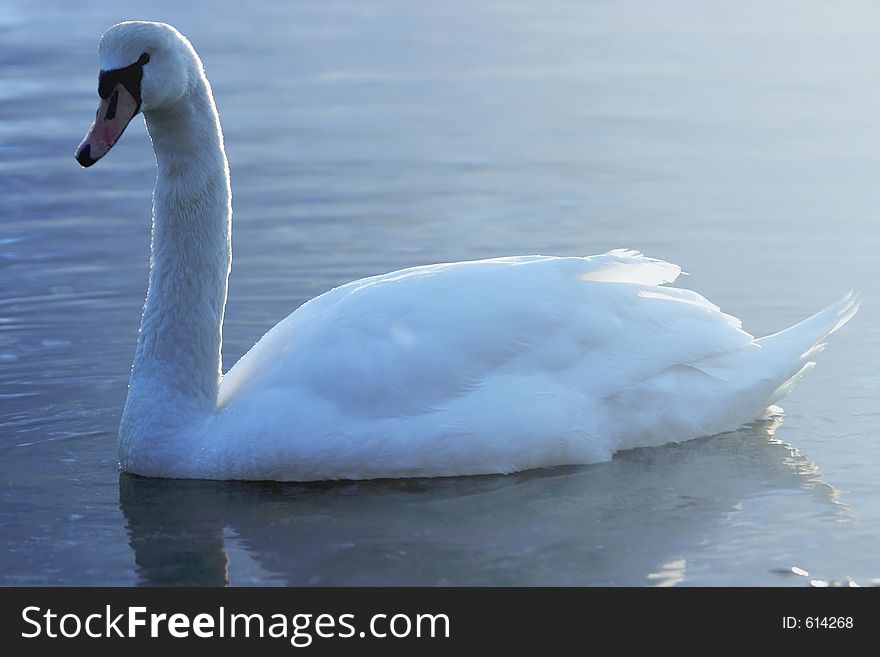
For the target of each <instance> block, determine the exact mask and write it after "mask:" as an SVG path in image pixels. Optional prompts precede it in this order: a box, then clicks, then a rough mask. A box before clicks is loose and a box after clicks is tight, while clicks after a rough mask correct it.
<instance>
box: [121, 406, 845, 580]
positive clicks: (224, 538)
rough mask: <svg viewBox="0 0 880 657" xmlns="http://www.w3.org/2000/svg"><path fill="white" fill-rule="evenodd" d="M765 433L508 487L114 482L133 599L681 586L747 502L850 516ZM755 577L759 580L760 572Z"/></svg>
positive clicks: (465, 481) (806, 465)
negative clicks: (146, 590)
mask: <svg viewBox="0 0 880 657" xmlns="http://www.w3.org/2000/svg"><path fill="white" fill-rule="evenodd" d="M774 428H775V424H774V423H772V422H764V423H760V424H758V425H754V426H751V427H747V428H744V429H742V430H740V431H737V432H734V433H730V434H725V435H721V436H714V437H711V438H705V439H699V440H694V441H689V442H687V443H682V444H679V445H669V446H666V447H660V448H648V449H638V450H631V451H628V452H622V453H620V454H618V455H617V456H616V457H615V459H614V460H612V461H611V462H609V463H602V464H596V465H591V466H583V467H568V468H555V469H548V470H539V471H531V472H526V473H520V474H514V475H508V476H484V477H462V478H449V479H405V480H381V481H366V482H331V483H314V484H293V483H272V482H205V481H175V480H161V479H147V478H141V477H134V476H130V475H124V474H123V475H122V476H121V477H120V480H119V487H120V490H119V492H120V504H121V508H122V511H123V513H124V515H125V518H126V520H127V530H128V534H129V539H130V545H131V548H132V549H133V551H134V556H135V561H136V569H137V574H138V578H139V582H140V583H141V584H144V585H169V584H181V585H218V586H222V585H226V584H245V585H246V584H250V583H258V582H260V583H263V582H270V583H275V584H279V585H316V584H317V585H321V584H326V585H344V584H350V585H369V584H374V585H382V584H387V585H447V584H449V585H492V584H496V585H508V584H522V585H539V584H546V585H567V584H578V585H602V584H615V585H618V584H624V585H640V584H661V585H662V584H676V583H678V582H680V581H686V573H685V571H686V563H687V556H688V555H691V556H693V555H694V554H697V555H698V554H699V551H700V549H701V545H703V544H704V543H706V536H707V535H708V534H710V533H711V532H713V531H714V529H715V528H716V527H717V526H719V525H723V524H724V522H725V520H726V519H729V518H730V516H731V514H735V513H737V512H738V511H739V510H740V509H741V506H742V503H743V501H744V500H749V499H752V498H755V497H756V496H760V495H762V494H771V493H772V494H777V493H779V492H780V491H782V492H785V491H798V492H799V493H801V494H802V495H806V496H807V498H808V500H807V503H808V504H810V505H812V507H813V510H814V511H815V512H817V513H821V514H825V515H827V516H829V517H830V518H836V519H837V520H838V521H841V520H842V521H846V520H847V519H848V518H849V515H850V512H849V510H848V509H847V507H845V506H844V505H842V504H840V503H839V502H838V500H837V493H836V491H835V490H834V489H833V488H832V487H831V486H829V485H827V484H825V483H824V482H823V481H822V480H821V477H820V474H819V473H818V471H817V470H816V468H815V467H814V466H813V465H812V464H811V463H810V462H809V461H807V460H806V459H805V458H803V457H802V456H800V455H798V454H797V453H796V452H795V451H794V450H793V449H792V448H791V447H789V446H787V445H785V444H783V443H781V442H778V441H776V440H775V439H774V438H773V430H774ZM774 565H776V566H778V565H779V564H768V565H767V571H768V572H772V570H773V566H774Z"/></svg>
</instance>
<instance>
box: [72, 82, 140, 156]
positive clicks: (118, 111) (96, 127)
mask: <svg viewBox="0 0 880 657" xmlns="http://www.w3.org/2000/svg"><path fill="white" fill-rule="evenodd" d="M138 109H139V107H138V102H137V101H136V100H135V99H134V96H132V95H131V94H130V93H129V92H128V89H126V88H125V87H124V86H123V85H122V84H117V85H116V86H115V87H113V91H112V92H111V93H110V95H109V96H107V97H106V98H102V99H101V103H100V104H99V105H98V113H97V114H96V115H95V122H94V123H93V124H92V127H91V128H90V129H89V131H88V133H86V136H85V138H84V139H83V140H82V143H81V144H80V145H79V147H78V148H77V149H76V161H77V162H79V163H80V166H83V167H90V166H92V165H93V164H94V163H95V162H97V161H98V160H100V159H101V158H102V157H104V156H105V155H106V154H107V151H109V150H110V149H111V148H113V144H115V143H116V142H117V141H118V140H119V138H120V137H121V136H122V133H123V132H125V128H126V127H127V126H128V123H129V121H131V120H132V119H133V118H134V115H135V114H137V111H138Z"/></svg>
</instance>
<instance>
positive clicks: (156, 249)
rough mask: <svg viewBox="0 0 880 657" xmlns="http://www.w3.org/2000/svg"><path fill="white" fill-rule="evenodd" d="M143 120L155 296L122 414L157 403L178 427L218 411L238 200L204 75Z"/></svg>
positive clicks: (156, 410)
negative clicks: (151, 185)
mask: <svg viewBox="0 0 880 657" xmlns="http://www.w3.org/2000/svg"><path fill="white" fill-rule="evenodd" d="M145 119H146V123H147V129H148V130H149V133H150V137H151V139H152V141H153V149H154V151H155V153H156V164H157V167H158V175H157V178H156V188H155V190H154V192H153V233H152V242H151V247H150V248H151V257H150V282H149V290H148V292H147V301H146V304H145V306H144V314H143V318H142V320H141V328H140V336H139V339H138V346H137V353H136V355H135V361H134V366H133V368H132V375H131V385H130V387H129V399H128V401H127V402H126V410H125V414H126V415H129V413H134V414H136V415H139V416H143V415H144V410H145V408H144V407H145V406H147V405H149V406H156V405H159V404H161V405H163V406H162V407H159V408H154V409H152V410H151V411H150V412H149V413H148V414H149V415H154V416H155V415H157V414H159V413H160V412H161V413H162V414H163V415H165V416H166V417H165V419H164V420H162V423H163V424H169V423H173V422H174V419H175V418H174V417H172V416H175V417H176V419H178V420H181V421H182V420H185V418H186V416H187V415H189V414H190V413H192V412H196V413H201V412H205V411H213V410H214V409H215V407H216V402H217V388H218V384H219V381H220V377H221V374H222V373H221V360H220V349H221V342H222V337H221V332H222V325H223V310H224V307H225V305H226V288H227V279H228V277H229V269H230V265H231V262H232V196H231V192H230V186H229V166H228V164H227V161H226V153H225V152H224V150H223V133H222V132H221V129H220V119H219V117H218V115H217V110H216V108H215V106H214V100H213V97H212V95H211V88H210V85H209V84H208V81H207V80H206V79H204V77H203V78H202V79H201V80H199V81H198V82H197V83H196V86H195V88H194V89H193V90H192V91H191V92H190V93H189V94H187V95H186V96H185V97H184V98H183V99H182V100H181V101H180V102H178V103H177V104H176V105H174V106H172V107H169V108H163V109H161V110H153V111H151V112H149V113H147V114H145ZM147 400H149V401H147ZM139 419H142V417H141V418H139ZM124 423H125V420H124Z"/></svg>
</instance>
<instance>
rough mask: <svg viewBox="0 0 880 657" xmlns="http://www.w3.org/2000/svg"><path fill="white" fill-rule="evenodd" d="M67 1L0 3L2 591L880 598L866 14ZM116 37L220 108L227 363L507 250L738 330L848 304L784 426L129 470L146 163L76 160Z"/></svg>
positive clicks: (872, 144)
mask: <svg viewBox="0 0 880 657" xmlns="http://www.w3.org/2000/svg"><path fill="white" fill-rule="evenodd" d="M85 4H86V3H76V5H73V4H72V3H70V2H61V1H60V0H43V1H42V2H39V3H36V2H25V1H24V0H4V2H3V3H2V4H0V44H2V45H0V199H2V206H0V208H2V209H0V583H2V584H6V585H13V584H25V585H36V584H62V585H93V584H106V585H128V584H167V583H186V584H223V583H225V582H228V583H230V584H233V585H236V584H238V585H250V584H278V585H287V584H295V585H307V584H317V585H320V584H424V585H446V584H449V585H469V584H474V585H483V584H529V585H531V584H587V585H592V584H614V585H675V584H682V585H741V584H742V585H745V584H751V585H754V584H757V585H808V584H809V583H810V582H811V580H815V583H816V584H821V583H823V582H831V583H840V584H844V585H845V584H847V583H848V582H851V581H853V582H857V583H859V584H863V585H866V584H872V583H874V584H876V583H880V579H877V578H880V562H878V555H880V474H878V473H880V437H878V433H877V428H878V420H880V371H878V369H877V367H876V363H877V358H878V353H880V330H878V327H880V283H878V276H877V275H876V271H877V266H878V258H877V247H878V236H880V231H878V218H880V5H877V4H876V3H872V2H868V1H867V0H865V1H863V2H839V3H824V2H819V1H818V0H816V1H814V2H803V1H795V0H790V1H786V2H777V1H774V2H764V1H761V2H758V1H757V0H745V1H742V2H735V3H734V2H729V3H728V2H723V3H702V2H683V1H680V0H674V1H673V2H664V3H656V2H650V0H622V1H619V2H617V1H616V2H604V1H599V0H596V1H589V2H583V1H572V2H562V1H558V0H544V1H542V2H511V1H509V0H497V1H495V0H491V1H487V2H479V3H474V2H464V1H463V0H446V1H445V2H442V3H412V2H404V1H403V0H400V1H383V2H371V3H362V2H320V3H312V2H278V3H242V2H232V1H231V0H229V1H222V2H212V3H197V4H196V3H181V2H171V1H170V0H153V2H151V3H149V5H144V4H143V3H134V2H127V1H119V2H114V3H88V5H87V6H83V5H85ZM74 6H75V7H76V8H75V9H71V7H74ZM147 7H148V8H149V12H150V13H149V14H148V15H145V14H144V11H145V10H146V9H147ZM129 18H146V19H150V20H163V21H167V22H170V23H173V24H175V25H176V26H177V27H178V28H179V29H180V30H181V31H182V32H183V33H184V34H186V35H188V36H189V37H190V39H191V41H192V42H193V44H194V45H195V47H196V49H197V50H198V51H199V52H200V54H201V56H202V59H203V61H204V63H205V66H206V69H207V72H208V76H209V77H210V79H211V81H212V83H213V86H214V92H215V96H216V100H217V104H218V108H219V110H220V114H221V119H222V121H223V126H224V130H225V135H226V143H227V148H228V153H229V159H230V166H231V169H232V180H233V193H234V204H235V232H234V251H235V262H234V268H233V272H232V278H231V283H230V297H229V306H228V309H227V320H226V326H225V333H224V345H223V347H224V367H225V368H228V367H230V366H231V365H232V363H234V362H235V361H236V360H237V359H238V358H239V357H240V356H241V355H242V354H243V353H244V352H245V351H246V350H247V349H248V348H249V347H250V346H251V345H252V344H253V343H254V342H255V341H256V340H257V339H258V338H259V337H260V336H261V335H262V334H263V333H264V332H265V331H266V330H267V329H268V328H270V327H271V326H273V325H274V324H275V323H276V322H278V321H279V320H280V319H282V318H283V317H284V316H285V315H287V314H288V313H289V312H291V311H292V310H293V309H294V308H296V307H297V306H299V305H300V304H301V303H303V302H304V301H305V300H307V299H309V298H311V297H313V296H315V295H317V294H319V293H321V292H323V291H326V290H328V289H330V288H332V287H334V286H336V285H338V284H341V283H343V282H346V281H349V280H351V279H354V278H360V277H364V276H369V275H372V274H378V273H382V272H385V271H389V270H393V269H396V268H400V267H405V266H410V265H416V264H424V263H431V262H443V261H450V260H463V259H471V258H481V257H491V256H500V255H511V254H524V253H547V254H559V255H586V254H592V253H599V252H602V251H605V250H608V249H610V248H615V247H629V248H636V249H640V250H642V251H643V252H645V253H647V254H648V255H651V256H655V257H660V258H664V259H667V260H672V261H674V262H678V263H680V264H681V265H683V266H684V268H685V269H686V270H687V271H688V272H690V274H691V276H690V278H689V279H687V281H686V284H687V286H689V287H691V288H693V289H696V290H698V291H700V292H701V293H703V294H705V295H706V296H708V297H709V298H710V299H711V300H713V301H714V302H716V303H718V304H720V305H721V306H722V307H723V308H724V309H725V310H726V311H728V312H730V313H732V314H735V315H737V316H739V317H741V318H742V319H743V322H744V325H745V327H746V328H747V329H748V330H750V331H751V332H753V333H756V334H766V333H770V332H774V331H776V330H779V329H781V328H784V327H786V326H788V325H789V324H792V323H794V322H795V321H798V320H800V319H801V318H803V317H805V316H807V315H809V314H811V313H812V312H814V311H816V310H818V309H819V308H821V307H823V306H824V305H826V304H828V303H830V302H831V301H832V300H834V299H836V298H837V297H839V296H840V295H842V294H843V293H844V292H846V291H847V290H848V289H850V288H855V289H858V290H860V291H861V292H863V293H864V296H865V300H864V304H863V308H862V311H861V312H860V314H859V315H858V316H857V317H856V318H855V319H854V320H853V321H852V322H851V323H850V324H849V325H848V326H847V327H846V328H845V329H843V330H842V331H841V332H840V333H839V334H837V335H836V336H835V337H834V339H833V340H832V342H831V344H830V346H829V348H828V349H827V351H826V352H825V353H824V354H823V355H822V356H821V357H820V362H819V365H818V367H816V369H815V370H814V371H813V372H811V373H810V374H809V376H808V377H807V378H806V379H805V380H804V381H803V382H802V383H801V384H800V385H799V386H798V387H797V388H795V390H794V392H793V393H792V394H791V396H790V397H789V398H788V399H787V400H785V402H784V404H783V405H784V407H785V410H786V414H785V418H784V422H783V423H782V424H781V425H780V426H778V427H773V426H767V425H761V426H755V427H751V428H748V429H743V430H741V431H739V432H736V433H734V434H728V435H724V436H717V437H712V438H705V439H700V440H696V441H691V442H688V443H685V444H681V445H677V446H668V447H663V448H657V449H645V450H635V451H632V452H626V453H621V454H619V455H618V456H617V457H616V458H615V459H614V460H613V461H612V462H610V463H604V464H599V465H592V466H587V467H580V468H566V469H559V470H550V471H545V472H532V473H525V474H519V475H514V476H508V477H474V478H461V479H446V480H406V481H397V482H363V483H351V482H349V483H338V484H318V485H288V484H271V483H267V484H256V483H205V482H179V481H158V480H148V479H140V478H135V477H127V476H122V475H120V472H119V470H118V466H117V457H116V430H117V425H118V422H119V417H120V414H121V410H122V406H123V403H124V400H125V394H126V385H127V380H128V374H129V370H130V365H131V358H132V356H133V353H134V346H135V342H136V339H137V329H138V323H139V319H140V311H141V307H142V303H143V298H144V294H145V286H146V279H147V256H148V245H149V213H150V193H151V190H152V185H153V179H154V170H153V168H154V161H153V156H152V153H151V150H150V144H149V140H148V138H147V136H146V132H145V130H144V129H143V126H142V122H141V120H140V119H138V120H136V121H135V122H134V123H133V124H132V126H131V127H130V128H129V129H128V130H127V131H126V134H125V137H124V138H123V139H122V141H121V142H120V144H119V145H118V146H116V148H114V150H113V152H112V153H111V154H110V155H109V156H108V157H107V158H105V159H104V160H103V161H101V163H100V164H99V165H97V166H96V167H94V168H93V169H90V170H88V171H86V170H82V169H80V168H79V167H78V166H77V164H76V163H75V161H74V160H73V151H74V148H75V147H76V145H77V144H78V143H79V140H80V139H81V138H82V135H83V134H84V132H85V130H86V129H87V128H88V126H89V124H90V123H91V121H92V118H93V116H94V111H95V107H96V103H97V96H96V93H95V89H96V85H97V78H96V74H97V66H96V47H97V40H98V37H99V36H100V34H101V33H102V32H103V30H104V29H106V28H107V27H108V26H109V25H111V24H113V23H115V22H117V21H120V20H124V19H129ZM792 568H795V569H801V570H802V571H805V572H807V573H809V575H806V576H804V575H798V574H795V573H793V571H792ZM798 572H800V570H799V571H798Z"/></svg>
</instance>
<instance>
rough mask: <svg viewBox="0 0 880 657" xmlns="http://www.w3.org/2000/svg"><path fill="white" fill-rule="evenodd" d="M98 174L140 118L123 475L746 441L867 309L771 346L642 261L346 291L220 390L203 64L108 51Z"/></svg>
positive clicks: (286, 472) (145, 30) (162, 30)
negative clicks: (755, 423) (144, 200)
mask: <svg viewBox="0 0 880 657" xmlns="http://www.w3.org/2000/svg"><path fill="white" fill-rule="evenodd" d="M99 51H100V65H101V75H100V80H99V95H100V96H101V101H100V106H99V109H98V115H97V118H96V120H95V124H94V125H93V126H92V129H91V130H90V132H89V133H88V134H87V135H86V138H85V139H84V141H83V142H82V144H81V145H80V147H79V149H78V151H77V160H78V161H79V162H80V164H82V165H83V166H89V165H91V164H93V163H94V162H95V161H96V160H97V159H99V158H100V157H101V156H103V155H104V154H105V153H106V152H107V151H108V150H109V149H110V147H111V146H112V145H113V144H114V143H115V141H116V140H117V139H118V137H119V136H120V134H121V133H122V131H123V130H124V129H125V126H126V125H127V124H128V122H129V121H130V120H131V118H132V117H134V116H135V115H136V114H137V112H138V111H139V110H143V113H144V118H145V120H146V124H147V129H148V130H149V133H150V137H151V138H152V141H153V147H154V149H155V153H156V162H157V166H158V179H157V181H156V188H155V192H154V195H153V238H152V258H151V267H150V279H149V291H148V294H147V301H146V305H145V307H144V314H143V319H142V322H141V330H140V337H139V339H138V346H137V352H136V355H135V360H134V366H133V369H132V374H131V383H130V387H129V393H128V400H127V402H126V405H125V411H124V413H123V417H122V423H121V426H120V430H119V458H120V462H121V465H122V467H123V469H125V470H127V471H129V472H133V473H137V474H141V475H149V476H158V477H188V478H207V479H274V480H299V481H308V480H317V479H346V478H349V479H366V478H376V477H407V476H445V475H470V474H480V473H507V472H513V471H517V470H524V469H528V468H538V467H544V466H555V465H562V464H583V463H592V462H598V461H603V460H607V459H609V458H610V457H611V455H612V454H613V453H614V452H615V451H617V450H620V449H625V448H631V447H638V446H649V445H659V444H664V443H669V442H674V441H682V440H686V439H689V438H694V437H698V436H704V435H709V434H716V433H719V432H723V431H728V430H733V429H736V428H738V427H740V426H742V425H743V424H746V423H748V422H750V421H751V420H753V419H755V418H757V417H759V416H760V415H762V414H763V412H764V411H765V409H766V408H767V407H768V405H770V404H772V403H773V402H775V401H776V400H778V399H780V398H781V397H782V396H783V395H784V394H785V393H786V392H788V390H789V388H790V387H791V385H792V384H793V383H794V381H795V380H796V379H797V378H798V377H799V376H800V375H801V374H802V373H803V372H804V371H805V370H806V369H808V368H809V367H810V365H811V364H812V363H811V362H810V358H811V357H812V356H813V355H814V354H815V353H816V352H817V351H819V349H820V348H821V346H822V343H823V341H824V340H825V338H826V337H827V336H828V335H829V334H830V333H832V332H833V331H835V330H836V329H837V328H839V327H840V326H841V325H843V324H844V323H845V322H846V321H847V320H848V319H849V318H850V317H852V315H853V314H854V313H855V312H856V310H857V308H858V300H857V298H855V297H854V296H853V295H852V294H850V295H847V296H846V297H844V298H843V299H841V300H840V301H838V302H837V303H835V304H834V305H832V306H831V307H829V308H827V309H826V310H824V311H822V312H820V313H818V314H817V315H814V316H813V317H811V318H809V319H807V320H805V321H803V322H801V323H800V324H798V325H796V326H793V327H791V328H789V329H788V330H786V331H783V332H781V333H777V334H776V335H772V336H769V337H766V338H762V339H760V340H755V339H754V338H753V337H752V336H751V335H749V334H748V333H746V332H744V331H742V330H741V328H740V322H739V321H738V320H737V319H735V318H734V317H731V316H730V315H726V314H724V313H722V312H721V311H720V310H719V309H718V308H717V307H716V306H714V305H712V304H711V303H709V302H708V301H707V300H706V299H704V298H703V297H701V296H700V295H698V294H696V293H695V292H691V291H689V290H683V289H679V288H675V287H662V284H664V283H672V282H673V281H675V279H676V277H677V276H678V274H679V273H680V269H679V267H678V266H676V265H673V264H670V263H667V262H662V261H660V260H653V259H650V258H646V257H643V256H642V255H640V254H639V253H637V252H635V251H622V250H619V251H612V252H610V253H606V254H604V255H599V256H594V257H589V258H554V257H544V256H523V257H511V258H498V259H493V260H481V261H475V262H459V263H452V264H439V265H429V266H425V267H416V268H413V269H406V270H403V271H398V272H393V273H390V274H385V275H382V276H375V277H372V278H367V279H364V280H360V281H355V282H353V283H348V284H347V285H343V286H341V287H338V288H336V289H335V290H332V291H330V292H328V293H326V294H323V295H321V296H319V297H318V298H316V299H313V300H312V301H309V302H308V303H306V304H305V305H303V306H302V307H301V308H299V309H298V310H296V312H294V313H293V314H291V315H290V316H289V317H287V318H286V319H285V320H283V321H282V322H280V323H279V324H278V325H277V326H275V328H273V329H272V330H271V331H269V332H268V333H267V334H266V335H265V336H264V337H263V339H262V340H260V341H259V342H258V343H257V344H256V345H255V346H254V347H253V348H252V349H251V350H250V352H248V353H247V355H245V356H244V357H243V358H242V359H241V360H240V361H239V362H238V363H237V364H236V365H235V366H234V367H233V368H232V369H231V370H230V371H229V372H228V373H227V374H226V375H225V376H224V375H222V374H221V369H220V345H221V327H222V323H223V310H224V306H225V303H226V286H227V277H228V274H229V268H230V263H231V250H230V241H231V216H232V207H231V196H230V187H229V170H228V166H227V162H226V155H225V153H224V149H223V136H222V133H221V130H220V122H219V118H218V116H217V111H216V109H215V106H214V101H213V97H212V95H211V87H210V85H209V84H208V81H207V79H206V78H205V75H204V70H203V68H202V64H201V61H200V60H199V57H198V56H197V55H196V53H195V51H194V50H193V48H192V46H191V45H190V43H189V41H187V39H186V38H184V37H183V36H182V35H181V34H180V33H178V32H177V30H175V29H174V28H173V27H171V26H169V25H164V24H161V23H147V22H126V23H120V24H118V25H115V26H113V27H111V28H110V29H109V30H108V31H107V32H106V33H105V34H104V36H103V37H102V39H101V43H100V48H99Z"/></svg>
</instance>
